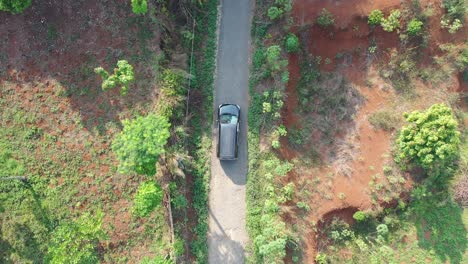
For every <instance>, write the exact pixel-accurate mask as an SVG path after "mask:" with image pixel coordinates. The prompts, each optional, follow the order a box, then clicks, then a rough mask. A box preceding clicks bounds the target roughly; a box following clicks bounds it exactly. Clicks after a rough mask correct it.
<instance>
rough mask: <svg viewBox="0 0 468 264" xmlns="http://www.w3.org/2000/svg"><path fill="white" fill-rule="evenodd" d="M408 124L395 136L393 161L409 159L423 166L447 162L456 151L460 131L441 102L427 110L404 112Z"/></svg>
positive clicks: (425, 167)
mask: <svg viewBox="0 0 468 264" xmlns="http://www.w3.org/2000/svg"><path fill="white" fill-rule="evenodd" d="M404 117H405V119H406V121H408V122H410V124H409V125H408V126H405V127H403V128H402V130H401V132H400V134H399V136H398V138H397V146H398V155H397V161H400V162H401V161H411V162H415V163H416V164H417V165H420V166H421V167H422V168H424V169H433V168H434V166H436V165H444V164H447V162H451V161H453V160H454V158H455V157H456V156H457V154H458V146H459V144H460V132H459V131H458V130H457V126H458V123H457V121H456V120H455V119H454V117H453V114H452V110H451V109H450V108H449V107H447V106H446V105H444V104H435V105H433V106H431V107H430V108H429V109H428V110H426V111H424V112H421V111H414V112H412V113H409V114H408V113H406V114H405V115H404Z"/></svg>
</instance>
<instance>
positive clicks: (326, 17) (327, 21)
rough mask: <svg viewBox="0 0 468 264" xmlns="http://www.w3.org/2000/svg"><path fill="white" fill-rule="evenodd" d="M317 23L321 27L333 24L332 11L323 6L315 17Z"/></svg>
mask: <svg viewBox="0 0 468 264" xmlns="http://www.w3.org/2000/svg"><path fill="white" fill-rule="evenodd" d="M317 24H318V25H319V26H322V27H329V26H333V25H334V24H335V18H334V17H333V14H332V13H330V12H329V11H328V10H327V9H325V8H324V9H322V11H321V12H320V14H319V15H318V17H317Z"/></svg>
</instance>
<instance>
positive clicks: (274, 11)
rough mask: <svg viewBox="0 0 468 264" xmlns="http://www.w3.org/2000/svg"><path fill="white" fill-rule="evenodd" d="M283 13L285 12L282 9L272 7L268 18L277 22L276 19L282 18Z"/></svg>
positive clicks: (269, 9)
mask: <svg viewBox="0 0 468 264" xmlns="http://www.w3.org/2000/svg"><path fill="white" fill-rule="evenodd" d="M283 12H284V11H283V10H282V9H281V8H278V7H276V6H272V7H270V8H268V17H269V18H270V19H271V20H276V19H278V18H280V17H281V16H282V15H283Z"/></svg>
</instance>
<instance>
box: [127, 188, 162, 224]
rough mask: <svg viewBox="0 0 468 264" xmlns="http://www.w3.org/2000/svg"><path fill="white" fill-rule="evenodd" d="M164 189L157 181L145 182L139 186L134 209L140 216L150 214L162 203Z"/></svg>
mask: <svg viewBox="0 0 468 264" xmlns="http://www.w3.org/2000/svg"><path fill="white" fill-rule="evenodd" d="M162 198H163V191H162V189H161V187H160V186H159V185H157V184H156V183H155V182H152V181H149V182H143V183H141V184H140V186H139V187H138V190H137V192H136V194H135V198H134V201H133V211H134V212H135V214H136V215H138V216H140V217H145V216H148V215H149V214H150V213H151V212H152V211H153V210H154V208H156V207H157V206H158V205H160V204H161V202H162Z"/></svg>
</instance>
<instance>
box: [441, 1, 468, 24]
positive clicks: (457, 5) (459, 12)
mask: <svg viewBox="0 0 468 264" xmlns="http://www.w3.org/2000/svg"><path fill="white" fill-rule="evenodd" d="M442 6H443V7H444V8H445V10H446V11H447V16H448V18H449V19H451V20H454V19H459V20H460V22H462V21H463V19H464V17H465V13H466V0H443V2H442Z"/></svg>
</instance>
